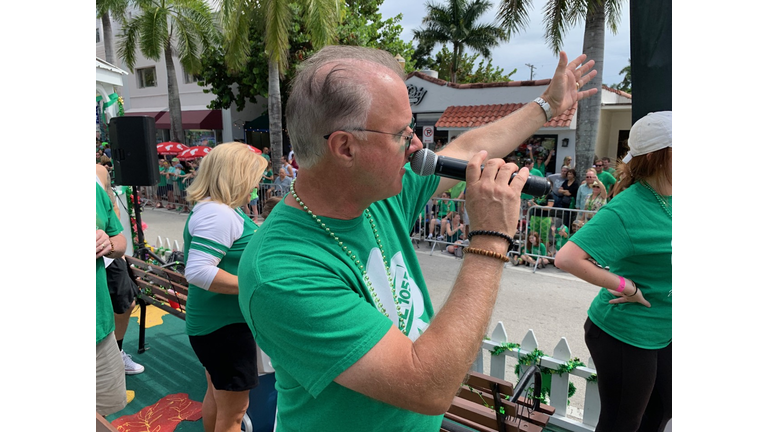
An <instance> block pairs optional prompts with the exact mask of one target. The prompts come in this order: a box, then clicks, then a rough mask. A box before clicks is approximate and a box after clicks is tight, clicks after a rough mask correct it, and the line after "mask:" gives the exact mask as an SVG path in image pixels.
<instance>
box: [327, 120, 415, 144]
mask: <svg viewBox="0 0 768 432" xmlns="http://www.w3.org/2000/svg"><path fill="white" fill-rule="evenodd" d="M415 126H416V118H415V117H411V124H410V125H408V128H410V129H411V133H410V134H409V135H404V134H396V133H392V132H383V131H377V130H372V129H363V128H350V129H339V130H335V131H333V132H331V133H329V134H328V135H323V139H328V138H329V137H330V136H331V135H332V134H333V133H334V132H353V131H354V132H373V133H380V134H385V135H392V136H396V137H403V138H405V146H406V147H408V146H410V145H411V140H412V139H413V136H414V135H416V132H414V130H413V128H414V127H415Z"/></svg>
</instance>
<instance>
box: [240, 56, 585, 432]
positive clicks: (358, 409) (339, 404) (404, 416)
mask: <svg viewBox="0 0 768 432" xmlns="http://www.w3.org/2000/svg"><path fill="white" fill-rule="evenodd" d="M585 61H586V56H583V55H582V56H580V57H578V58H576V59H575V60H574V61H573V62H571V63H570V64H568V61H567V57H566V56H565V54H564V53H561V54H560V63H559V65H558V68H557V72H556V73H555V76H554V77H553V79H552V81H551V82H552V84H551V85H550V86H549V87H548V88H547V89H546V90H545V91H544V93H543V94H542V97H541V99H540V100H538V101H534V102H532V103H529V104H527V105H525V106H523V107H522V108H520V109H518V110H516V111H515V112H514V113H512V114H511V115H509V116H507V117H505V118H502V119H500V120H497V121H495V122H493V123H491V124H488V125H486V126H483V127H481V128H477V129H474V130H471V131H468V132H466V133H465V134H463V135H462V136H460V137H459V138H457V139H456V140H455V141H454V142H452V143H451V145H450V146H447V147H445V149H443V150H442V151H441V152H440V155H442V156H447V157H452V158H456V159H462V160H467V161H469V162H468V168H467V180H466V181H467V194H468V197H469V200H468V203H467V210H468V212H469V214H470V216H471V218H472V224H473V227H474V228H475V229H477V230H484V231H497V232H502V233H507V234H508V235H514V232H515V230H516V227H517V218H518V207H519V205H520V201H519V196H520V191H521V190H522V186H523V184H524V182H525V180H526V179H527V176H528V173H527V170H525V169H523V170H521V172H520V175H518V176H516V177H515V178H514V180H512V182H511V183H510V179H511V175H512V173H513V172H515V171H517V166H515V165H514V164H505V163H504V161H503V160H502V159H499V158H501V157H503V156H504V155H507V154H509V153H510V152H511V151H513V150H514V149H515V148H516V147H517V146H518V145H519V144H520V143H521V142H522V141H523V140H524V139H525V138H527V137H529V136H531V135H532V134H533V133H534V132H536V130H538V129H539V128H540V127H541V126H542V125H543V124H544V123H545V122H546V121H547V120H548V119H549V118H551V116H552V115H558V114H560V113H562V112H564V111H565V110H566V109H568V108H570V107H571V106H573V104H574V103H577V102H578V100H579V99H582V98H584V97H586V96H590V95H594V94H596V93H597V89H591V90H587V91H582V92H579V91H578V87H579V85H584V84H585V83H586V82H588V81H589V80H590V79H591V78H592V77H594V75H595V73H594V71H593V72H589V70H590V69H591V68H592V66H593V64H594V62H593V61H590V62H586V63H585ZM581 64H584V65H583V66H579V65H581ZM577 80H578V83H577ZM285 115H286V120H287V128H288V130H289V131H290V134H291V142H292V144H293V148H294V149H295V151H296V156H297V158H298V159H300V160H301V163H302V165H301V175H300V176H298V178H297V179H296V180H295V181H294V182H293V183H292V184H291V187H290V189H289V192H288V194H287V196H286V198H285V199H284V200H283V201H281V202H280V203H279V204H277V205H276V206H275V208H274V209H273V210H272V213H271V214H270V217H269V218H267V219H266V220H265V222H264V224H263V225H262V226H261V228H260V229H259V230H258V231H257V232H256V233H255V234H254V235H253V238H252V239H251V241H250V242H249V243H248V246H246V248H245V251H244V252H243V255H242V259H241V261H240V266H239V268H238V288H239V294H238V301H239V303H240V309H241V310H242V312H243V316H244V317H245V320H246V322H247V323H248V325H249V327H250V328H251V331H252V332H253V333H254V335H255V337H256V341H257V343H258V345H259V347H260V348H261V349H263V350H264V352H265V353H267V354H268V355H269V357H270V359H271V364H272V367H274V369H275V378H276V381H277V385H276V388H277V391H278V397H277V418H276V424H275V429H276V431H277V432H282V431H305V430H306V431H309V430H311V431H334V432H347V431H349V432H352V431H361V430H365V431H438V430H439V429H440V425H441V421H442V416H443V413H445V411H446V410H447V409H448V407H449V406H450V405H451V403H452V401H453V397H454V395H455V393H456V391H457V390H458V388H459V386H460V385H461V383H462V381H463V380H464V378H465V377H466V374H467V372H468V370H469V368H470V366H471V365H472V362H473V361H474V359H475V358H476V356H477V352H478V350H479V349H480V344H481V342H482V338H483V335H484V334H485V331H486V330H487V326H488V322H489V320H490V318H491V313H492V311H493V307H494V300H495V298H496V294H497V292H498V288H499V283H500V280H501V275H502V272H503V268H504V260H506V253H507V250H508V249H509V246H510V245H508V243H507V240H506V239H505V238H504V237H503V236H494V235H486V234H481V235H475V236H473V238H472V239H471V242H470V245H469V246H470V247H467V248H465V249H464V252H465V256H464V260H463V262H462V266H461V269H460V271H459V274H458V276H457V278H456V281H455V283H454V286H453V292H452V294H451V295H450V296H449V297H448V300H447V301H446V302H445V304H444V305H443V306H442V308H441V310H440V312H439V313H435V311H434V308H433V306H432V302H431V300H430V297H429V292H428V290H427V287H426V284H425V281H424V276H423V274H422V272H421V269H420V267H419V262H418V258H417V256H416V252H415V251H414V249H413V245H412V243H411V240H410V235H409V233H410V230H411V228H412V227H413V224H414V222H415V220H416V219H417V218H418V215H419V212H420V211H421V209H422V208H423V207H424V205H425V204H426V203H427V201H428V200H429V199H430V197H432V196H435V194H436V193H437V194H439V193H441V192H443V191H446V190H448V189H449V188H450V187H452V186H454V185H455V184H456V183H457V180H453V179H449V178H439V177H435V176H427V177H423V176H418V175H416V174H415V173H414V172H413V171H412V170H411V169H410V165H409V164H408V161H409V159H410V157H411V155H413V154H414V153H415V152H416V151H418V150H420V149H421V148H422V147H423V146H422V143H421V141H419V139H418V137H416V136H415V134H414V127H415V121H414V119H413V118H412V113H411V107H410V103H409V100H408V90H407V88H406V86H405V74H404V72H403V70H402V68H401V67H400V65H399V64H398V63H397V61H396V60H395V59H394V58H393V57H392V55H391V54H389V53H386V52H384V51H380V50H375V49H370V48H363V47H356V46H326V47H324V48H323V49H321V50H320V51H318V52H317V53H315V54H314V55H313V56H312V57H310V58H309V59H308V60H306V61H305V62H304V64H303V65H302V67H301V68H300V70H299V72H298V73H297V75H296V77H295V78H294V80H293V85H292V89H291V94H290V96H289V98H288V101H287V103H286V108H285ZM481 165H484V168H483V170H482V173H481V170H480V167H481ZM329 173H332V175H329Z"/></svg>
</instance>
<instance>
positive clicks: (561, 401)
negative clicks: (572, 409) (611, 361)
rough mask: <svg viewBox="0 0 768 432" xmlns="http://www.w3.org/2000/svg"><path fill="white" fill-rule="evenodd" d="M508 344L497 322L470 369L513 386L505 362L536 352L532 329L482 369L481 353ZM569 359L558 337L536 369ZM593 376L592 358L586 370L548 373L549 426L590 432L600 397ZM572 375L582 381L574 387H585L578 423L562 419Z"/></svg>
mask: <svg viewBox="0 0 768 432" xmlns="http://www.w3.org/2000/svg"><path fill="white" fill-rule="evenodd" d="M508 342H510V341H509V340H508V338H507V331H506V329H504V324H503V323H502V322H501V321H499V323H498V324H496V327H495V328H494V329H493V332H492V333H491V337H490V340H485V341H483V345H482V347H481V348H480V352H479V353H478V355H477V359H476V360H475V363H474V364H473V365H472V370H473V371H475V372H479V373H483V374H486V375H490V376H492V377H495V378H499V379H503V380H506V381H510V382H512V383H513V384H514V383H516V382H517V377H508V376H505V375H506V370H507V359H508V358H511V359H514V361H515V362H517V359H518V358H520V357H523V356H526V355H529V354H531V353H532V352H533V351H534V350H536V349H538V348H539V343H538V342H537V341H536V335H534V333H533V330H528V333H526V335H525V337H524V338H523V340H522V342H520V347H519V348H512V349H507V350H505V351H504V353H503V354H500V355H491V361H490V363H491V364H490V367H489V370H486V368H485V365H484V359H483V350H488V351H491V352H492V351H493V350H495V349H496V348H497V347H500V346H506V344H507V343H508ZM542 351H543V350H542ZM571 359H572V357H571V348H570V347H569V346H568V341H566V340H565V338H562V339H560V342H559V343H558V344H557V346H556V347H555V349H554V352H553V354H552V357H549V356H543V357H541V358H540V359H539V360H540V363H539V366H541V367H546V368H550V369H558V368H559V367H560V366H561V365H566V364H568V361H569V360H571ZM528 367H530V366H523V365H521V368H522V370H521V371H520V374H521V375H522V374H523V373H524V372H525V370H526V369H527V368H528ZM595 374H596V371H595V366H594V363H593V362H592V358H590V359H589V360H588V361H587V366H586V367H585V366H577V367H576V368H574V369H573V370H571V372H570V373H563V374H562V375H557V374H552V387H551V390H550V395H549V405H551V406H552V407H554V408H555V414H554V415H553V416H552V417H551V418H550V420H549V425H550V426H554V427H557V428H559V429H562V430H566V431H574V432H587V431H590V432H594V430H595V425H597V420H598V418H599V417H600V397H599V395H598V392H597V381H594V380H590V379H589V378H590V377H592V376H593V375H595ZM572 376H574V377H579V378H583V380H581V379H580V380H579V381H580V382H578V384H577V385H578V386H583V385H586V389H585V392H584V415H583V418H582V419H581V420H577V419H573V418H570V417H567V416H566V409H567V407H568V388H569V385H568V384H569V383H570V381H571V378H572Z"/></svg>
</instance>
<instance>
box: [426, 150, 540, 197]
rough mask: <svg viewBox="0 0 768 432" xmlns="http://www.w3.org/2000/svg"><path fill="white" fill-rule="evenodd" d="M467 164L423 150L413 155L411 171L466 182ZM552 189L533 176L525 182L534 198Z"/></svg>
mask: <svg viewBox="0 0 768 432" xmlns="http://www.w3.org/2000/svg"><path fill="white" fill-rule="evenodd" d="M467 164H468V162H467V161H465V160H461V159H454V158H450V157H447V156H438V155H436V154H435V152H433V151H432V150H429V149H421V150H419V151H417V152H416V153H414V154H412V155H411V169H412V170H413V172H415V173H416V174H418V175H423V176H430V175H437V176H440V177H448V178H452V179H456V180H466V179H467ZM481 168H482V167H481ZM516 175H517V173H512V177H511V178H510V179H509V182H510V183H511V182H512V179H513V178H515V176H516ZM551 189H552V187H551V186H550V184H549V182H548V181H547V179H546V178H544V177H539V176H534V175H531V176H528V180H526V181H525V185H524V186H523V193H524V194H528V195H533V196H544V195H547V194H548V193H549V192H550V190H551Z"/></svg>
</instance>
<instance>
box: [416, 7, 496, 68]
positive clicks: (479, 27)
mask: <svg viewBox="0 0 768 432" xmlns="http://www.w3.org/2000/svg"><path fill="white" fill-rule="evenodd" d="M491 7H493V3H491V2H490V1H489V0H447V4H440V3H437V2H432V1H431V2H429V3H427V16H425V17H424V20H423V21H422V23H423V24H424V25H425V27H424V28H419V29H418V30H415V31H414V32H413V35H414V38H415V39H416V40H418V41H419V43H420V44H422V45H423V49H424V51H425V52H431V51H432V48H433V47H434V46H435V45H436V44H439V43H443V44H445V43H450V44H451V45H452V46H453V54H452V56H451V59H452V62H451V67H450V81H451V82H457V76H456V75H457V72H458V68H459V62H460V61H461V59H462V55H463V54H464V50H465V49H469V50H472V51H475V52H478V53H480V54H481V55H482V56H483V57H485V58H489V57H490V56H491V48H492V47H495V46H498V45H499V43H500V42H506V41H508V40H509V31H508V30H506V29H505V28H504V27H503V26H499V25H496V24H495V23H492V24H484V23H481V22H479V20H480V18H481V17H482V15H483V14H484V13H485V12H486V11H488V10H489V9H490V8H491Z"/></svg>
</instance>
